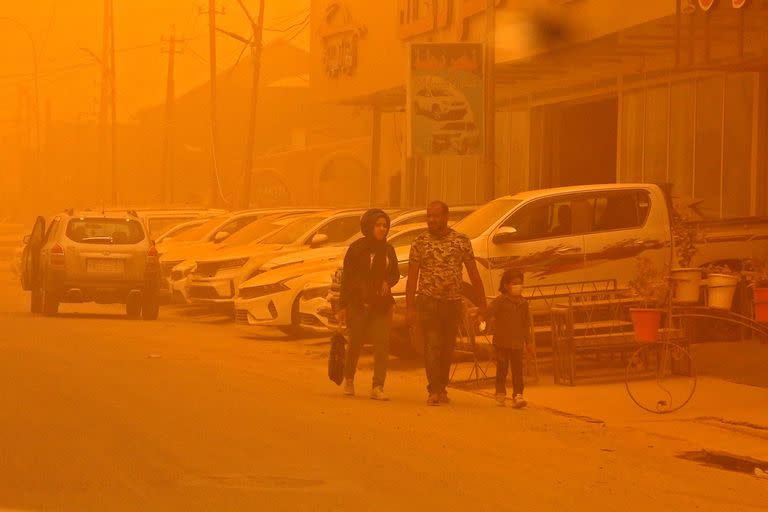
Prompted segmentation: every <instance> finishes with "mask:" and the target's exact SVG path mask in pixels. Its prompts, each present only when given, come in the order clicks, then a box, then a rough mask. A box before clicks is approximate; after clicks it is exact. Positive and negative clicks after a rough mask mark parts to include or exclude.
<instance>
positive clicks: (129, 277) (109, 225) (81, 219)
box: [21, 210, 159, 320]
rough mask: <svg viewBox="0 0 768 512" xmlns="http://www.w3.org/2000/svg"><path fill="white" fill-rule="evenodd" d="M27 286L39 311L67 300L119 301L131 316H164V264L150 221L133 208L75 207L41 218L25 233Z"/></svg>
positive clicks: (53, 311)
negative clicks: (107, 210) (161, 282)
mask: <svg viewBox="0 0 768 512" xmlns="http://www.w3.org/2000/svg"><path fill="white" fill-rule="evenodd" d="M21 281H22V287H23V289H24V290H27V291H30V292H31V295H32V298H31V310H32V312H33V313H43V314H45V315H55V314H56V313H57V312H58V309H59V304H61V303H66V302H73V303H80V302H96V303H99V304H112V303H119V304H125V305H126V312H127V314H128V316H129V317H131V318H137V317H138V316H139V315H141V316H142V317H143V318H144V319H146V320H154V319H156V318H157V316H158V309H159V298H158V284H159V264H158V258H157V251H156V249H155V246H154V244H153V242H152V241H151V240H150V238H149V235H148V233H147V229H146V226H145V224H144V223H143V222H142V221H141V219H139V218H138V217H137V216H136V215H135V214H131V213H125V212H123V213H119V212H110V213H96V212H91V211H87V212H79V213H78V212H74V211H72V210H69V211H67V212H64V213H61V214H59V215H57V216H55V217H54V218H53V220H52V221H51V222H50V224H49V225H48V226H47V228H46V222H45V219H44V218H42V217H40V218H38V219H37V221H36V223H35V226H34V228H33V230H32V233H31V234H30V235H28V236H27V237H25V248H24V251H23V255H22V279H21Z"/></svg>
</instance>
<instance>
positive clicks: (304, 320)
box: [235, 224, 427, 334]
mask: <svg viewBox="0 0 768 512" xmlns="http://www.w3.org/2000/svg"><path fill="white" fill-rule="evenodd" d="M426 229H427V227H426V225H424V224H411V225H406V226H398V228H397V229H395V228H393V231H392V234H391V236H390V238H389V241H390V243H391V244H392V245H393V246H394V247H395V249H396V250H398V252H401V251H405V253H406V254H407V251H408V247H409V246H410V245H411V243H412V242H413V241H414V240H415V239H416V237H418V236H419V235H420V234H421V233H423V232H424V231H425V230H426ZM343 257H344V254H343V253H340V254H339V255H338V257H337V258H334V259H310V260H308V261H305V262H302V263H298V264H294V265H284V266H281V267H279V268H275V269H274V270H270V271H267V272H263V273H261V274H258V275H256V276H255V277H253V278H251V279H249V280H248V281H246V282H244V283H243V284H241V285H240V288H239V290H238V296H237V297H236V298H235V320H236V322H237V324H238V325H239V326H241V327H243V328H245V329H248V330H251V329H254V328H256V327H263V326H271V327H278V328H280V329H281V330H283V331H285V332H288V333H289V334H298V333H299V332H300V331H302V330H315V329H321V330H323V331H326V330H327V325H328V323H329V319H328V318H323V315H327V314H328V313H327V307H325V306H327V304H328V301H327V299H326V295H327V293H328V291H329V290H330V287H331V281H332V274H333V272H335V271H336V270H337V269H338V268H339V267H340V266H341V265H342V262H343Z"/></svg>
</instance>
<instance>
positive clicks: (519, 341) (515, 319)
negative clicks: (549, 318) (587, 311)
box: [487, 270, 530, 409]
mask: <svg viewBox="0 0 768 512" xmlns="http://www.w3.org/2000/svg"><path fill="white" fill-rule="evenodd" d="M499 291H500V292H501V295H499V296H498V297H496V298H495V299H493V301H492V302H491V304H490V306H488V312H487V317H488V320H489V323H490V324H491V325H492V326H493V331H492V332H493V344H494V346H495V347H496V403H497V404H498V405H499V406H501V407H503V406H504V404H505V402H506V398H507V389H506V380H507V369H508V368H510V367H511V370H512V393H513V394H512V397H513V404H514V407H515V408H518V409H519V408H522V407H525V406H526V404H527V402H526V401H525V399H524V398H523V388H524V384H523V350H524V349H525V345H526V344H527V343H528V341H529V337H530V325H529V324H530V320H529V317H528V301H527V300H526V299H525V298H523V295H522V294H523V273H522V272H520V271H519V270H507V271H506V272H504V274H503V275H502V276H501V283H499Z"/></svg>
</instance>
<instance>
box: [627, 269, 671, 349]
mask: <svg viewBox="0 0 768 512" xmlns="http://www.w3.org/2000/svg"><path fill="white" fill-rule="evenodd" d="M629 288H630V289H631V290H632V291H633V292H634V293H635V295H637V297H638V298H639V299H640V301H641V303H642V305H643V307H640V308H630V310H629V313H630V316H631V317H632V325H633V326H634V329H635V340H636V341H638V342H640V343H654V342H656V341H657V340H658V336H659V327H661V316H662V313H663V309H662V308H663V307H664V306H665V305H666V303H667V300H668V298H669V284H668V280H667V276H666V275H665V274H664V273H663V272H661V271H660V270H659V268H658V267H657V266H655V265H654V264H653V263H652V262H651V260H649V259H648V258H637V267H636V270H635V277H634V278H633V279H632V280H631V281H630V282H629Z"/></svg>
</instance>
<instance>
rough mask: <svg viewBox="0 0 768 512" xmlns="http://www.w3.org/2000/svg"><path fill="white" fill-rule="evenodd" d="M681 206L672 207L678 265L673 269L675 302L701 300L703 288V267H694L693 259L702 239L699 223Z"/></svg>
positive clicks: (673, 247)
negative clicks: (692, 264) (692, 265)
mask: <svg viewBox="0 0 768 512" xmlns="http://www.w3.org/2000/svg"><path fill="white" fill-rule="evenodd" d="M683 211H684V210H683V209H682V208H680V207H674V208H673V209H672V219H671V220H672V224H671V231H672V253H673V254H674V256H675V257H676V258H677V264H678V267H675V268H673V269H672V271H671V278H672V281H673V282H674V283H675V287H674V300H675V302H687V303H696V302H699V295H700V290H701V269H700V268H692V267H691V260H692V259H693V256H694V255H695V254H696V252H697V251H698V247H697V244H698V243H699V242H700V241H701V233H700V230H699V227H698V224H697V223H696V222H694V221H693V220H692V219H691V218H690V215H687V214H685V213H683Z"/></svg>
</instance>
